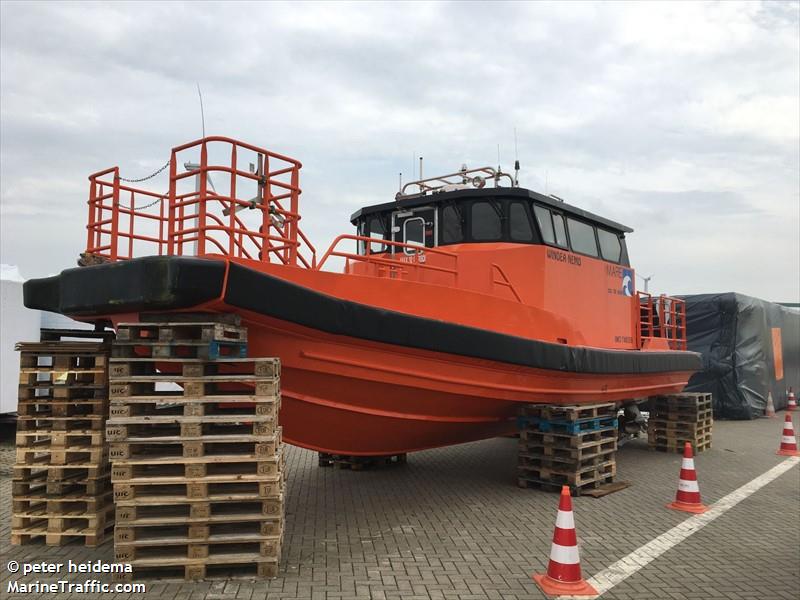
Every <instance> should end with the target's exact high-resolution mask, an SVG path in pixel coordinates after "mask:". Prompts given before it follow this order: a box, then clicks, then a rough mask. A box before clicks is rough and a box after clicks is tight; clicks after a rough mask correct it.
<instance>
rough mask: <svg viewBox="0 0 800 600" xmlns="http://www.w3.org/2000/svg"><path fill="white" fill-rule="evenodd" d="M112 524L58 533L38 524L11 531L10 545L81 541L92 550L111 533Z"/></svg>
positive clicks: (60, 543)
mask: <svg viewBox="0 0 800 600" xmlns="http://www.w3.org/2000/svg"><path fill="white" fill-rule="evenodd" d="M113 527H114V522H113V521H111V522H109V523H104V524H103V525H101V526H98V527H71V528H67V529H64V530H63V531H59V532H52V531H48V530H47V525H44V524H40V525H34V526H31V527H26V528H21V529H12V530H11V543H12V544H14V545H20V544H28V543H30V542H31V541H33V540H34V539H35V538H41V537H43V538H45V543H46V544H47V545H48V546H60V545H62V544H65V543H67V542H71V541H74V540H79V541H82V542H83V543H84V544H85V545H86V546H88V547H90V548H94V547H96V546H99V545H100V544H102V543H103V542H104V541H105V540H106V539H107V536H108V534H110V533H111V531H112V530H113Z"/></svg>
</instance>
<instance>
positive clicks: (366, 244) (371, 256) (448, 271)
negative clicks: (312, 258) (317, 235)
mask: <svg viewBox="0 0 800 600" xmlns="http://www.w3.org/2000/svg"><path fill="white" fill-rule="evenodd" d="M344 240H353V241H355V242H356V244H357V245H358V244H360V245H361V248H362V250H363V253H357V252H347V251H344V250H338V249H337V246H338V245H339V244H340V243H341V242H343V241H344ZM373 245H377V246H391V247H393V248H396V249H408V250H413V251H414V252H413V254H410V255H409V256H408V261H403V260H397V259H394V258H387V256H391V255H390V254H388V253H387V252H385V251H381V252H373V251H372V246H373ZM428 254H431V255H433V256H436V257H439V256H442V257H445V259H444V260H445V261H446V262H449V263H451V264H452V267H448V266H442V265H437V264H430V263H429V262H427V256H428ZM331 256H337V257H339V258H344V259H345V272H349V271H350V267H351V261H353V262H359V263H367V264H371V265H374V266H375V267H376V272H375V274H376V275H377V276H379V277H390V278H397V279H404V278H406V277H407V275H408V274H409V273H410V272H411V271H413V272H416V273H425V272H428V273H442V274H444V275H445V276H446V277H447V278H448V279H451V280H452V284H453V285H455V284H456V283H457V280H458V255H457V254H455V253H453V252H447V251H446V250H439V249H438V248H422V247H420V246H417V245H414V244H406V243H404V242H393V241H391V240H376V239H375V238H372V237H366V236H363V235H350V234H343V235H340V236H339V237H337V238H336V239H335V240H333V243H332V244H331V245H330V247H329V248H328V250H327V252H325V254H324V255H323V256H322V258H321V259H320V261H319V263H318V264H317V268H318V269H322V267H323V266H325V263H326V262H327V260H328V259H329V258H330V257H331ZM421 257H424V259H425V260H424V262H423V259H421Z"/></svg>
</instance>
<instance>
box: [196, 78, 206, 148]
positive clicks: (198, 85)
mask: <svg viewBox="0 0 800 600" xmlns="http://www.w3.org/2000/svg"><path fill="white" fill-rule="evenodd" d="M197 95H198V96H199V97H200V122H201V123H202V124H203V137H206V115H205V113H204V112H203V92H201V91H200V82H199V81H198V82H197Z"/></svg>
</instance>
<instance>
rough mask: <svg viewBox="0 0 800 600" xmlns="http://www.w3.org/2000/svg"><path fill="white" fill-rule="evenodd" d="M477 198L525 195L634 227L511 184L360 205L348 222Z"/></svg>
mask: <svg viewBox="0 0 800 600" xmlns="http://www.w3.org/2000/svg"><path fill="white" fill-rule="evenodd" d="M479 198H490V199H491V198H527V199H529V200H535V201H536V202H539V203H541V204H545V205H548V206H552V207H553V208H555V209H557V210H559V211H561V212H563V213H566V214H568V215H574V216H576V217H580V218H582V219H585V220H587V221H591V222H593V223H596V224H598V225H603V226H605V227H608V228H609V229H613V230H614V231H618V232H621V233H631V232H632V231H633V229H631V228H630V227H628V226H626V225H622V224H621V223H617V222H616V221H612V220H610V219H606V218H605V217H601V216H599V215H596V214H594V213H591V212H589V211H586V210H583V209H582V208H578V207H577V206H572V205H571V204H567V203H566V202H562V201H561V200H558V199H556V198H553V197H552V196H545V195H544V194H540V193H538V192H534V191H533V190H528V189H525V188H518V187H515V188H512V187H497V188H483V189H465V190H453V191H449V192H438V193H435V194H414V195H407V196H404V197H403V198H402V199H401V200H396V201H394V202H385V203H383V204H373V205H372V206H365V207H363V208H359V209H358V210H357V211H356V212H354V213H353V214H352V215H351V216H350V222H351V223H352V224H353V225H355V224H356V222H357V221H358V219H359V218H361V217H363V216H366V215H370V214H374V213H382V212H385V211H388V210H396V209H398V208H413V207H415V206H424V205H426V204H440V203H442V202H444V201H450V200H462V199H463V200H467V199H468V200H475V199H479Z"/></svg>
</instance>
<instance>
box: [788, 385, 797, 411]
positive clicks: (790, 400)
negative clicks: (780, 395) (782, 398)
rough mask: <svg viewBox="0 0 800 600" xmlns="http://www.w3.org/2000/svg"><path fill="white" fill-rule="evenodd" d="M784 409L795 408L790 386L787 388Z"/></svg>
mask: <svg viewBox="0 0 800 600" xmlns="http://www.w3.org/2000/svg"><path fill="white" fill-rule="evenodd" d="M786 410H788V411H794V410H797V400H795V399H794V392H793V391H792V388H789V394H788V395H787V397H786Z"/></svg>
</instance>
